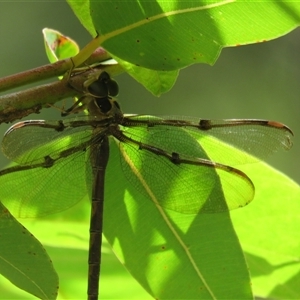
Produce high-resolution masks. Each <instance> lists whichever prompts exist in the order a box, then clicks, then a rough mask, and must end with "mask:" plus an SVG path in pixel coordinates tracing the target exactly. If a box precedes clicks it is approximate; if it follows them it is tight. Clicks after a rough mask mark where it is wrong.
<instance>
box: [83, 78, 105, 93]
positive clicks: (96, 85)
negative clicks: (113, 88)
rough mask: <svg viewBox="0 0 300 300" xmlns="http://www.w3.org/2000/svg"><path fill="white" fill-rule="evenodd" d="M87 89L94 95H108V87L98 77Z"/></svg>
mask: <svg viewBox="0 0 300 300" xmlns="http://www.w3.org/2000/svg"><path fill="white" fill-rule="evenodd" d="M87 89H88V91H89V93H90V94H91V95H93V96H94V97H99V98H102V97H107V95H108V87H107V84H106V82H104V81H102V80H99V79H98V80H97V81H94V82H93V83H91V84H90V85H89V86H88V88H87Z"/></svg>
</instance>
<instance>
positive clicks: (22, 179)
mask: <svg viewBox="0 0 300 300" xmlns="http://www.w3.org/2000/svg"><path fill="white" fill-rule="evenodd" d="M85 156H86V154H85V152H84V151H81V152H76V153H73V154H72V155H70V156H69V157H68V158H67V159H63V160H58V161H56V162H55V164H54V165H53V166H52V167H49V168H44V167H38V168H34V166H33V168H29V169H27V170H21V171H15V169H14V168H15V167H12V168H8V169H5V170H2V171H0V186H1V189H0V200H1V202H3V204H4V205H5V206H6V207H7V208H8V209H9V210H10V211H11V212H12V213H13V215H15V216H18V217H29V218H32V217H36V216H43V215H48V214H50V213H56V212H59V211H62V210H65V209H67V208H70V207H71V206H73V205H75V204H76V203H77V202H79V201H80V200H81V199H82V198H83V197H84V195H85V194H86V193H87V191H86V183H85V180H84V178H85ZM17 167H18V166H17ZM7 170H12V172H7ZM3 172H6V173H5V174H3Z"/></svg>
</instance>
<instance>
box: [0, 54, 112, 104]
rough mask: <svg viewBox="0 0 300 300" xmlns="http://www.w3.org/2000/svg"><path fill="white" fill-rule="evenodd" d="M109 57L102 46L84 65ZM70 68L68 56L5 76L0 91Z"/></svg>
mask: <svg viewBox="0 0 300 300" xmlns="http://www.w3.org/2000/svg"><path fill="white" fill-rule="evenodd" d="M110 58H111V56H110V54H109V53H107V52H106V51H105V50H104V49H103V48H97V49H96V50H95V52H94V53H93V54H92V55H91V56H90V58H89V59H88V60H87V61H86V62H85V65H91V64H94V63H97V62H98V63H99V62H103V61H105V60H108V59H110ZM72 68H73V63H72V60H71V59H70V58H68V59H64V60H60V61H57V62H56V63H53V64H48V65H44V66H41V67H38V68H35V69H31V70H27V71H24V72H21V73H18V74H14V75H11V76H7V77H4V78H1V79H0V92H4V91H7V90H9V89H13V88H17V87H20V86H23V85H26V84H30V83H36V82H39V81H41V80H45V79H50V78H53V77H58V76H61V75H63V74H65V73H66V72H67V71H68V70H70V69H72ZM0 99H1V98H0Z"/></svg>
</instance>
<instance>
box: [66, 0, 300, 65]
mask: <svg viewBox="0 0 300 300" xmlns="http://www.w3.org/2000/svg"><path fill="white" fill-rule="evenodd" d="M69 4H70V5H71V6H72V8H73V10H74V12H75V13H76V14H77V16H78V17H79V18H80V19H81V21H82V23H83V24H84V26H85V27H86V28H87V29H88V30H89V31H90V33H91V34H92V35H94V34H95V30H96V31H97V32H98V33H99V34H100V37H99V39H98V41H99V43H101V46H103V47H104V48H105V49H106V50H108V51H109V52H110V53H111V54H112V55H115V56H117V57H118V58H120V59H122V60H125V61H127V62H130V63H133V64H135V65H137V66H142V67H146V68H150V69H155V70H174V69H180V68H183V67H186V66H188V65H191V64H194V63H208V64H214V63H215V61H216V59H217V58H218V56H219V53H220V51H221V49H222V48H223V47H228V46H236V45H241V44H249V43H257V42H262V41H266V40H270V39H274V38H277V37H279V36H281V35H283V34H286V33H287V32H289V31H291V30H292V29H294V28H295V27H297V26H298V25H299V20H300V3H299V2H297V1H293V2H286V1H275V0H274V1H270V0H264V1H263V0H262V1H259V2H257V1H245V0H237V1H234V0H221V1H220V0H219V1H213V2H212V1H200V0H199V1H163V0H161V1H110V2H108V1H105V0H103V1H102V0H99V1H76V2H75V3H74V2H73V1H69ZM88 10H90V17H89V15H88ZM82 14H83V15H84V16H85V18H82V17H81V15H82ZM91 20H92V22H93V25H94V27H92V26H91ZM112 20H113V21H112Z"/></svg>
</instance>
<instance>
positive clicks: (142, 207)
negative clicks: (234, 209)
mask: <svg viewBox="0 0 300 300" xmlns="http://www.w3.org/2000/svg"><path fill="white" fill-rule="evenodd" d="M118 151H119V150H118V148H117V147H116V145H114V143H111V155H110V161H109V166H108V169H107V175H106V180H107V185H108V186H107V189H106V195H105V196H106V200H105V209H104V211H105V214H104V234H105V236H106V238H107V240H108V241H109V243H110V244H111V245H112V247H113V249H114V252H115V253H116V254H117V255H118V257H119V259H120V261H121V262H122V263H123V264H124V265H125V267H126V268H127V269H128V270H129V271H130V273H131V274H132V275H133V276H134V277H135V278H136V279H137V280H138V281H139V283H140V284H141V285H142V286H143V287H144V288H145V289H146V290H147V291H148V292H149V293H150V294H151V295H152V296H153V297H155V298H159V299H219V298H227V299H252V294H251V288H250V279H249V274H248V271H247V267H246V265H245V261H244V257H243V253H242V251H241V249H240V246H239V242H238V239H237V237H236V235H235V232H234V230H233V227H232V224H231V221H230V217H229V214H228V213H220V214H198V215H187V214H180V213H176V212H171V211H166V210H163V209H162V208H161V207H159V206H156V205H155V204H154V203H153V202H152V201H151V200H150V199H149V198H148V197H146V196H145V195H143V194H141V193H139V192H138V191H137V190H136V189H134V188H132V187H131V186H128V185H127V182H126V178H125V177H124V176H126V175H125V174H124V173H123V172H121V165H120V159H119V157H118V156H119V154H118ZM153 176H156V175H155V174H153ZM174 181H175V178H170V182H171V185H170V186H169V187H166V189H167V188H168V189H174V190H176V189H178V190H180V188H181V187H180V186H176V185H172V182H174ZM178 184H179V183H178ZM191 193H192V194H193V193H194V192H193V190H192V189H191ZM195 193H196V192H195ZM179 197H180V196H178V198H179ZM122 199H124V200H122ZM174 200H175V199H174ZM177 201H181V200H180V199H177Z"/></svg>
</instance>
